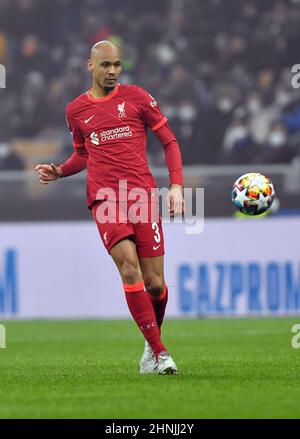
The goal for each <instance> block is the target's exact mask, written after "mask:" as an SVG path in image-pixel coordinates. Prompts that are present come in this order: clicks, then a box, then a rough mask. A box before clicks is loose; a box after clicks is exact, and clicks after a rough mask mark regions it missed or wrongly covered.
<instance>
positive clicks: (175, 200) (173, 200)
mask: <svg viewBox="0 0 300 439" xmlns="http://www.w3.org/2000/svg"><path fill="white" fill-rule="evenodd" d="M167 205H168V210H169V213H170V215H171V216H175V215H179V214H181V213H183V212H185V204H184V199H183V188H182V186H179V185H178V184H173V185H172V186H171V189H170V190H169V192H168V195H167Z"/></svg>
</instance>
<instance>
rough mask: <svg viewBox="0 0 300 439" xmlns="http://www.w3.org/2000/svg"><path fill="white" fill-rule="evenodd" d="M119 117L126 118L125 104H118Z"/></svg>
mask: <svg viewBox="0 0 300 439" xmlns="http://www.w3.org/2000/svg"><path fill="white" fill-rule="evenodd" d="M118 112H119V117H126V111H125V102H122V104H118Z"/></svg>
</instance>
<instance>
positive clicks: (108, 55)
mask: <svg viewBox="0 0 300 439" xmlns="http://www.w3.org/2000/svg"><path fill="white" fill-rule="evenodd" d="M88 69H89V71H90V72H91V74H92V76H93V89H94V90H96V92H95V93H96V95H99V96H102V95H106V94H107V93H109V92H110V91H112V90H113V89H114V88H115V85H116V83H117V82H116V81H117V79H118V77H119V75H120V73H121V70H122V68H121V59H120V50H119V48H118V47H117V46H116V45H115V44H113V43H111V42H110V41H107V40H103V41H98V43H96V44H94V45H93V47H92V48H91V52H90V59H89V60H88Z"/></svg>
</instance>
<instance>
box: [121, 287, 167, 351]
mask: <svg viewBox="0 0 300 439" xmlns="http://www.w3.org/2000/svg"><path fill="white" fill-rule="evenodd" d="M124 290H125V296H126V301H127V305H128V308H129V310H130V312H131V315H132V317H133V318H134V320H135V322H136V324H137V325H138V327H139V328H140V330H141V331H142V333H143V335H144V337H145V339H146V340H147V341H148V343H149V344H150V346H151V348H152V350H153V352H154V354H155V356H156V358H157V357H158V354H160V352H167V349H166V347H165V346H164V345H163V344H162V342H161V340H160V329H159V327H158V325H157V321H156V316H155V312H154V309H153V306H152V302H151V300H150V298H149V295H148V293H147V292H146V291H145V287H144V282H137V283H136V284H133V285H126V284H125V285H124Z"/></svg>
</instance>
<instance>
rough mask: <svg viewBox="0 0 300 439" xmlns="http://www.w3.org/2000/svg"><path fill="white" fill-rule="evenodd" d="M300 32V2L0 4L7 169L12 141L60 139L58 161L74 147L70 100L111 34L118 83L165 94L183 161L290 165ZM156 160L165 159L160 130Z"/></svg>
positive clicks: (299, 144) (295, 141)
mask: <svg viewBox="0 0 300 439" xmlns="http://www.w3.org/2000/svg"><path fill="white" fill-rule="evenodd" d="M299 37H300V0H272V1H271V0H249V1H247V2H242V1H240V0H203V1H201V2H200V1H197V0H163V1H161V0H151V1H149V2H141V1H139V0H128V1H121V0H14V1H11V0H1V2H0V63H1V64H3V65H5V67H6V76H7V84H6V89H1V90H0V99H1V106H0V121H1V132H0V169H21V168H22V160H21V158H19V159H20V160H18V157H16V154H15V153H14V152H12V151H10V150H9V147H8V145H9V144H10V142H11V141H12V139H15V138H25V139H38V138H41V137H43V138H45V137H46V138H51V139H53V138H55V139H58V141H59V142H60V143H61V145H62V147H61V150H60V152H59V153H58V155H57V157H56V161H57V162H60V161H61V160H64V158H65V157H67V156H68V155H69V154H70V152H71V146H70V145H71V142H70V137H69V135H68V131H67V128H66V124H65V114H64V112H65V106H66V104H67V103H68V102H69V101H70V100H72V99H73V98H74V97H76V96H77V95H79V94H81V93H82V92H84V91H85V90H87V89H88V88H89V87H90V76H89V73H88V72H87V69H86V60H87V57H88V53H89V48H90V47H91V45H92V44H94V43H95V42H97V41H99V40H103V39H110V40H112V41H113V42H115V43H116V44H118V45H119V46H120V47H121V49H122V53H123V74H122V77H121V80H120V82H123V83H134V84H139V85H141V86H143V87H145V88H146V89H147V90H148V91H149V92H150V93H151V94H152V95H153V96H155V97H156V98H157V99H158V101H159V103H160V106H161V108H162V110H163V111H164V112H165V114H166V115H167V116H168V118H169V122H170V125H171V127H172V128H173V130H174V132H175V133H176V135H177V137H178V140H179V142H180V146H181V150H182V155H183V161H184V164H197V163H199V164H207V163H209V164H237V163H260V162H273V163H283V162H286V163H288V162H290V161H292V160H293V159H294V158H295V157H297V156H298V155H300V89H296V88H293V87H292V85H291V76H292V75H293V74H292V73H291V67H292V66H293V65H294V64H297V63H300V58H299V50H298V45H299ZM13 155H15V156H14V157H13V158H11V159H10V157H9V156H13ZM149 160H150V162H151V163H152V164H154V165H161V164H162V163H163V162H164V156H163V151H162V148H161V147H160V145H159V144H158V142H157V141H156V140H155V137H154V136H153V135H150V140H149ZM10 164H12V166H11V165H10Z"/></svg>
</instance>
